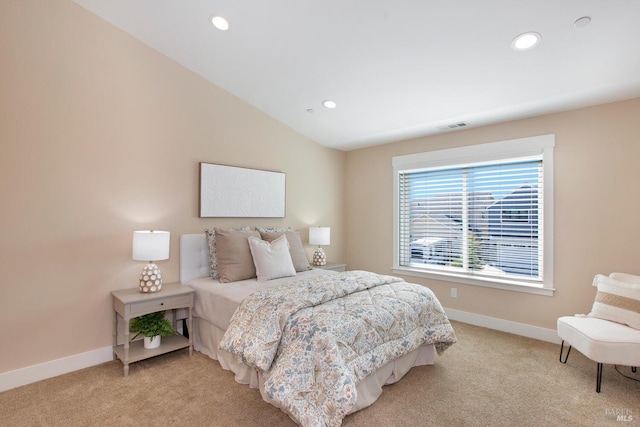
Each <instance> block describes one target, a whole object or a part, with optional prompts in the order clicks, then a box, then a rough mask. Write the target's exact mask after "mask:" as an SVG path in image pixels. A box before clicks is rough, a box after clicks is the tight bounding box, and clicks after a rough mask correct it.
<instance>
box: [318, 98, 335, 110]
mask: <svg viewBox="0 0 640 427" xmlns="http://www.w3.org/2000/svg"><path fill="white" fill-rule="evenodd" d="M322 105H324V106H325V107H326V108H336V107H337V106H338V104H336V103H335V101H332V100H330V99H327V100H325V101H322Z"/></svg>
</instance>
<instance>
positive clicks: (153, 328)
mask: <svg viewBox="0 0 640 427" xmlns="http://www.w3.org/2000/svg"><path fill="white" fill-rule="evenodd" d="M129 332H132V333H135V334H136V335H135V336H134V337H133V338H132V340H134V339H136V338H137V337H138V336H140V335H142V336H143V337H144V348H156V347H158V346H159V345H160V337H167V336H169V335H173V334H175V333H176V331H174V330H173V325H172V324H171V322H169V321H168V320H167V319H166V318H165V317H164V311H158V312H156V313H149V314H145V315H144V316H140V317H136V318H134V319H133V320H131V324H130V325H129Z"/></svg>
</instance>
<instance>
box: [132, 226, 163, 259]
mask: <svg viewBox="0 0 640 427" xmlns="http://www.w3.org/2000/svg"><path fill="white" fill-rule="evenodd" d="M169 235H170V233H169V232H168V231H155V230H145V231H134V232H133V259H134V260H136V261H149V262H151V261H162V260H165V259H169V243H170V239H169Z"/></svg>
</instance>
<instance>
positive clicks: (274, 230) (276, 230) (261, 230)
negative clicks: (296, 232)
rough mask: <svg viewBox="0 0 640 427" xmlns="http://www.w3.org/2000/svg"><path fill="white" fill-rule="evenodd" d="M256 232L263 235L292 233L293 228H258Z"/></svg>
mask: <svg viewBox="0 0 640 427" xmlns="http://www.w3.org/2000/svg"><path fill="white" fill-rule="evenodd" d="M256 231H257V232H258V233H260V234H262V233H284V232H285V231H291V227H256Z"/></svg>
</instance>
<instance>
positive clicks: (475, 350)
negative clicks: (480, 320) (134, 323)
mask: <svg viewBox="0 0 640 427" xmlns="http://www.w3.org/2000/svg"><path fill="white" fill-rule="evenodd" d="M452 323H453V325H454V328H455V330H456V334H457V336H458V343H457V344H455V345H454V346H452V347H451V348H450V349H448V350H447V351H446V352H445V353H444V354H443V355H442V356H440V357H437V358H436V364H435V365H434V366H423V367H418V368H414V369H412V370H411V371H410V372H409V373H408V374H407V375H406V376H405V377H404V378H403V379H402V380H401V381H400V382H399V383H398V384H394V385H389V386H386V387H385V392H384V393H383V394H382V396H381V397H380V399H378V401H377V402H376V403H374V404H373V406H371V407H369V408H366V409H364V410H362V411H360V412H357V413H355V414H352V415H349V416H348V417H346V418H345V420H344V423H343V425H344V426H640V382H637V381H632V380H629V379H626V378H624V377H623V376H621V375H620V374H619V373H617V372H616V371H615V370H614V367H613V366H605V369H604V374H603V384H602V392H601V393H600V394H597V393H596V392H595V375H596V365H595V363H593V362H591V361H589V360H588V359H586V358H585V357H584V356H582V355H581V354H580V353H578V352H577V351H573V352H572V354H571V356H570V357H569V362H568V364H566V365H563V364H561V363H560V362H559V361H558V351H559V347H558V346H556V345H553V344H549V343H545V342H541V341H536V340H532V339H528V338H522V337H518V336H515V335H510V334H505V333H502V332H497V331H492V330H489V329H484V328H480V327H476V326H471V325H467V324H463V323H459V322H452ZM622 372H624V373H626V374H627V375H634V376H635V378H640V373H638V374H631V371H630V369H629V368H623V369H622ZM617 415H623V416H626V417H627V418H626V419H627V420H629V417H631V420H630V421H617V420H616V416H617ZM0 425H2V426H65V427H67V426H165V425H180V426H267V425H268V426H295V424H294V423H293V422H292V421H291V420H290V419H289V418H288V417H287V416H286V415H285V414H284V413H283V412H281V411H280V410H278V409H276V408H274V407H273V406H271V405H269V404H268V403H265V402H264V401H262V399H261V397H260V393H259V392H258V391H257V390H253V389H249V388H248V387H247V386H244V385H241V384H237V383H236V382H235V381H234V379H233V376H232V375H231V373H229V372H227V371H224V370H223V369H222V368H220V366H219V365H218V363H217V362H216V361H213V360H211V359H209V358H208V357H206V356H204V355H202V354H200V353H198V352H194V355H193V357H191V358H189V356H188V353H187V351H186V350H181V351H178V352H174V353H171V354H168V355H164V356H160V357H157V358H154V359H150V360H146V361H142V362H138V363H135V364H132V365H131V370H130V374H129V376H128V377H127V378H124V377H123V376H122V364H121V363H120V361H114V362H109V363H105V364H102V365H99V366H95V367H92V368H88V369H84V370H82V371H78V372H73V373H70V374H66V375H62V376H59V377H56V378H52V379H49V380H45V381H41V382H38V383H35V384H30V385H27V386H24V387H20V388H17V389H13V390H9V391H7V392H4V393H0Z"/></svg>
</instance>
